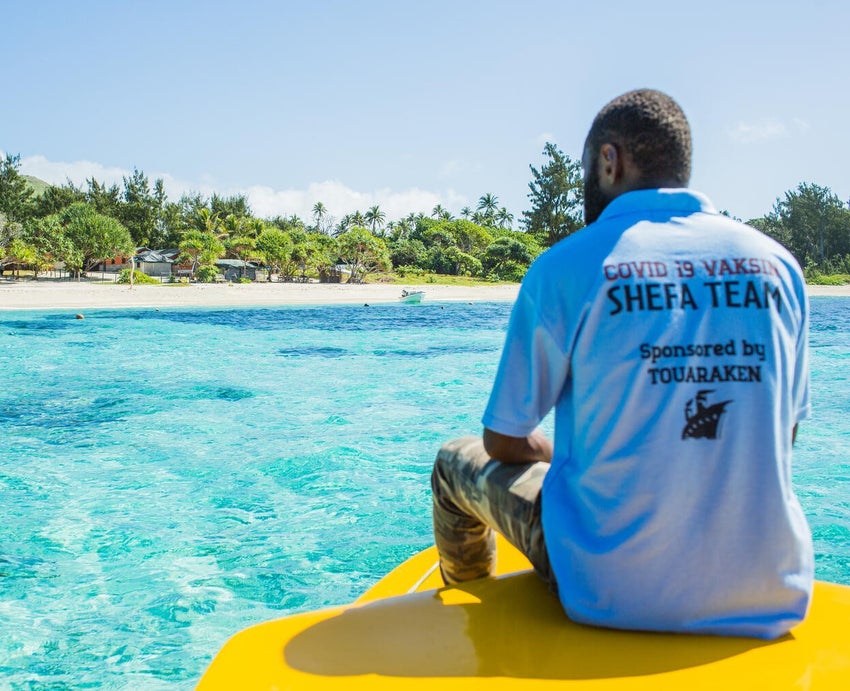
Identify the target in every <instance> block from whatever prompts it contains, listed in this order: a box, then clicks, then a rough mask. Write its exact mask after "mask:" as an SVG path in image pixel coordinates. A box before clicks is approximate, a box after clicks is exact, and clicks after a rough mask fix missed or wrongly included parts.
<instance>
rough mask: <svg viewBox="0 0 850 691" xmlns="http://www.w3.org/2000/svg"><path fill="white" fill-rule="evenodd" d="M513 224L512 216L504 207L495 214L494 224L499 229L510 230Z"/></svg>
mask: <svg viewBox="0 0 850 691" xmlns="http://www.w3.org/2000/svg"><path fill="white" fill-rule="evenodd" d="M513 222H514V215H513V214H512V213H511V212H510V211H508V210H507V209H506V208H505V207H504V206H503V207H502V208H501V209H499V210H498V211H497V212H496V223H497V225H498V226H499V228H510V227H511V224H512V223H513Z"/></svg>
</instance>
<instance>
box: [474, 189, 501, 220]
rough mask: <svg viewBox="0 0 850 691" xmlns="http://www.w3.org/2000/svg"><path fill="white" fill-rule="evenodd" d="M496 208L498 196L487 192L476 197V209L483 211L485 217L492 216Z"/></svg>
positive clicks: (497, 207) (497, 206)
mask: <svg viewBox="0 0 850 691" xmlns="http://www.w3.org/2000/svg"><path fill="white" fill-rule="evenodd" d="M498 209H499V198H498V197H497V196H496V195H495V194H490V193H489V192H487V193H486V194H482V195H481V196H480V197H479V198H478V206H477V207H476V210H477V211H481V212H483V213H484V216H485V217H487V218H494V217H495V215H496V211H498Z"/></svg>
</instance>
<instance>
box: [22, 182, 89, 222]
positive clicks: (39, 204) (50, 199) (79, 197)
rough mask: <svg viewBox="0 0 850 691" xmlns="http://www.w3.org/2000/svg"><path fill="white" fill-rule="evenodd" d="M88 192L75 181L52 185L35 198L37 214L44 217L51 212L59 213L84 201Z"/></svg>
mask: <svg viewBox="0 0 850 691" xmlns="http://www.w3.org/2000/svg"><path fill="white" fill-rule="evenodd" d="M85 200H86V193H85V192H83V191H82V190H81V189H80V188H79V187H77V186H76V185H75V184H74V183H73V182H71V181H70V180H67V181H66V182H65V184H64V185H59V186H53V185H51V186H50V187H48V188H47V189H46V190H44V193H43V194H42V195H41V196H40V197H37V198H36V199H35V204H34V206H35V216H36V217H38V218H44V217H45V216H50V215H51V214H58V213H59V212H60V211H62V209H64V208H66V207H68V206H71V204H73V203H75V202H84V201H85Z"/></svg>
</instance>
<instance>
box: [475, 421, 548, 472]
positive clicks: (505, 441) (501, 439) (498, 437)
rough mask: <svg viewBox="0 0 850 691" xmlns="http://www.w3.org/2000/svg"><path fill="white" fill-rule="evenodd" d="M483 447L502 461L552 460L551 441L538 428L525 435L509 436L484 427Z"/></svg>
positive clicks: (491, 455) (544, 461)
mask: <svg viewBox="0 0 850 691" xmlns="http://www.w3.org/2000/svg"><path fill="white" fill-rule="evenodd" d="M484 449H485V450H486V451H487V453H488V454H489V455H490V458H495V459H496V460H498V461H502V463H535V462H538V461H542V462H543V463H549V462H550V461H551V460H552V452H553V448H552V442H551V441H550V440H549V439H547V438H546V436H545V435H544V434H543V432H541V431H540V430H539V429H536V430H534V431H533V432H532V433H531V434H529V435H528V436H527V437H509V436H507V435H505V434H500V433H499V432H494V431H493V430H491V429H487V428H486V427H485V428H484Z"/></svg>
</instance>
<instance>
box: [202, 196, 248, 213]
mask: <svg viewBox="0 0 850 691" xmlns="http://www.w3.org/2000/svg"><path fill="white" fill-rule="evenodd" d="M209 206H210V212H212V213H213V214H214V215H215V216H218V217H219V218H227V217H228V216H236V217H238V218H248V217H249V216H250V215H251V207H250V206H249V205H248V198H247V197H246V196H245V195H244V194H235V195H233V196H231V197H221V196H219V195H217V194H213V195H212V197H210V204H209Z"/></svg>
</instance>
